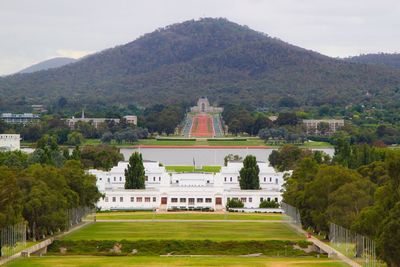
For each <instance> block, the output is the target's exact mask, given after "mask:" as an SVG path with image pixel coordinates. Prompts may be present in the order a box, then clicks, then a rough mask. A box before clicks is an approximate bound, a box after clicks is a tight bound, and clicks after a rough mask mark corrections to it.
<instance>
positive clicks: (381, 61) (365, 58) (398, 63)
mask: <svg viewBox="0 0 400 267" xmlns="http://www.w3.org/2000/svg"><path fill="white" fill-rule="evenodd" d="M344 60H346V61H348V62H356V63H364V64H372V65H381V66H387V67H391V68H396V69H400V53H394V54H388V53H378V54H364V55H359V56H355V57H348V58H345V59H344Z"/></svg>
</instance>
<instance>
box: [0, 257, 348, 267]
mask: <svg viewBox="0 0 400 267" xmlns="http://www.w3.org/2000/svg"><path fill="white" fill-rule="evenodd" d="M6 266H7V267H47V266H63V267H75V266H80V267H119V266H235V267H239V266H260V267H261V266H264V267H266V266H280V267H291V266H307V267H319V266H321V267H336V266H347V265H345V264H343V263H341V262H339V261H336V260H333V259H327V258H323V259H322V258H321V259H319V258H311V257H305V258H270V257H252V258H250V257H232V256H229V257H215V256H212V257H134V256H121V257H118V256H117V257H106V256H102V257H100V256H60V257H57V256H44V257H31V258H20V259H17V260H15V261H12V262H10V263H9V264H7V265H6Z"/></svg>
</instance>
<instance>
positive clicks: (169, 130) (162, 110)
mask: <svg viewBox="0 0 400 267" xmlns="http://www.w3.org/2000/svg"><path fill="white" fill-rule="evenodd" d="M186 107H187V105H186V104H174V105H168V106H164V105H155V106H152V107H150V108H147V109H145V110H144V112H143V117H142V120H143V124H144V126H145V127H146V128H147V129H149V131H150V132H152V133H154V132H157V133H159V134H163V133H165V134H173V133H174V132H175V128H176V127H177V126H178V125H179V124H180V123H181V122H182V121H183V119H184V117H185V114H186Z"/></svg>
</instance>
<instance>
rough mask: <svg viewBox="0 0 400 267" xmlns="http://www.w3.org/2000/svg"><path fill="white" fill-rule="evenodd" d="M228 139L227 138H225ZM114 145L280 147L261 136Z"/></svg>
mask: <svg viewBox="0 0 400 267" xmlns="http://www.w3.org/2000/svg"><path fill="white" fill-rule="evenodd" d="M223 139H226V138H223ZM99 144H100V140H99V139H86V140H85V143H84V145H99ZM112 145H116V146H118V147H131V146H137V145H149V146H268V147H279V146H274V145H267V144H266V143H265V142H264V140H262V139H259V138H247V139H246V140H243V141H238V140H232V141H230V140H218V139H213V140H212V141H208V140H206V139H203V140H201V139H200V140H196V141H193V140H187V141H186V140H182V138H178V139H177V140H176V141H175V140H171V139H168V140H157V139H141V140H139V141H138V142H135V143H122V144H117V143H112ZM300 147H303V148H331V147H332V145H331V144H329V143H327V142H305V143H304V144H303V145H300Z"/></svg>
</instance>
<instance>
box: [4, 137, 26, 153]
mask: <svg viewBox="0 0 400 267" xmlns="http://www.w3.org/2000/svg"><path fill="white" fill-rule="evenodd" d="M20 149H21V137H20V135H19V134H0V151H14V150H20Z"/></svg>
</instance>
